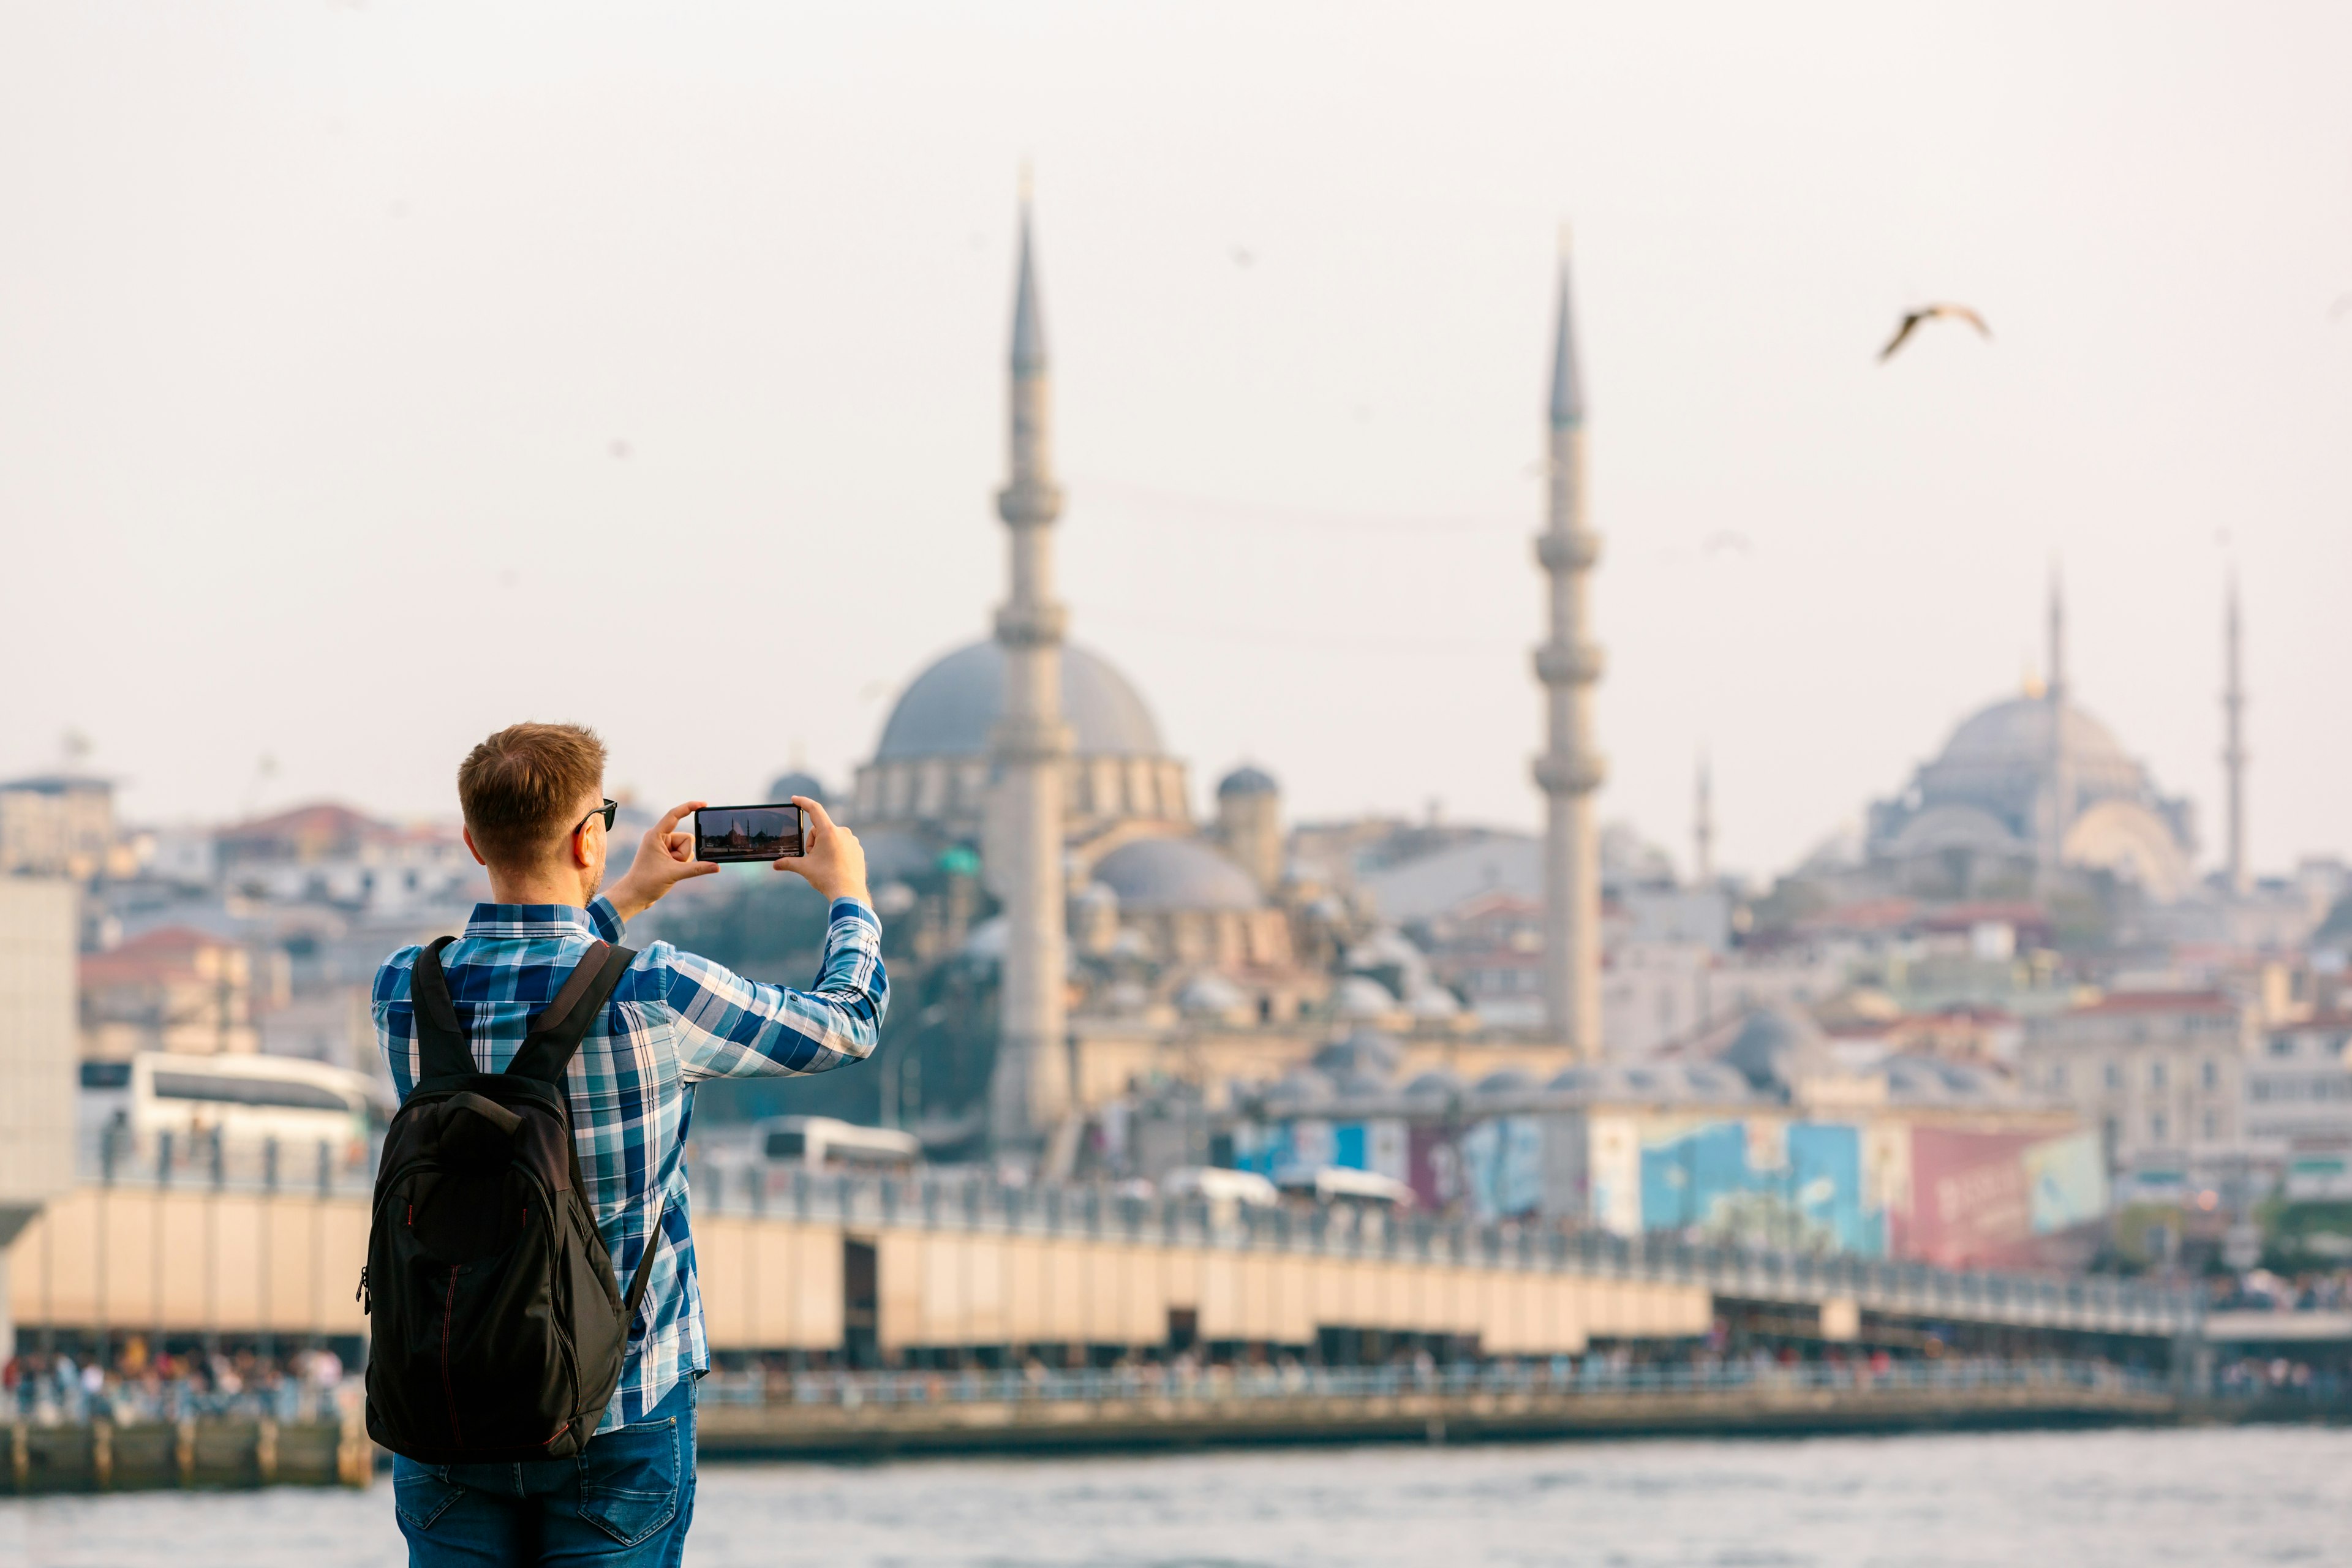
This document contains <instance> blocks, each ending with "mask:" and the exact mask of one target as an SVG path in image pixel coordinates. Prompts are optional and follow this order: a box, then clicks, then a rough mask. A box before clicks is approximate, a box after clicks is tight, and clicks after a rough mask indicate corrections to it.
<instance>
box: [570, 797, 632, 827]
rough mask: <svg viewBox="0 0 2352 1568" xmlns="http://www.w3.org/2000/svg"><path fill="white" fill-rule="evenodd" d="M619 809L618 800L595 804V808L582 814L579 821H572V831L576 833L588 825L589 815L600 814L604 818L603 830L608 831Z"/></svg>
mask: <svg viewBox="0 0 2352 1568" xmlns="http://www.w3.org/2000/svg"><path fill="white" fill-rule="evenodd" d="M620 809H621V803H620V802H619V801H617V800H608V801H606V802H605V803H604V805H600V806H597V807H596V808H595V809H593V810H592V811H591V812H589V814H588V816H583V817H582V818H581V819H580V820H579V821H577V822H575V823H573V824H572V832H574V833H577V832H579V831H580V830H581V829H582V828H583V827H585V826H588V823H589V819H590V818H591V817H598V816H601V817H603V818H604V831H605V832H607V833H610V832H612V831H613V818H614V816H616V815H618V814H619V812H620Z"/></svg>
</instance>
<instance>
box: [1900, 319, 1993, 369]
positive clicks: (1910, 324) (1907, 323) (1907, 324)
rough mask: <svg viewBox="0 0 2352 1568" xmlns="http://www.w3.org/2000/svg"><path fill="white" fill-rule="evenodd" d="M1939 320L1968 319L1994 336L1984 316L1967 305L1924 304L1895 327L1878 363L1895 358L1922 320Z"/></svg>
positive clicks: (1975, 326)
mask: <svg viewBox="0 0 2352 1568" xmlns="http://www.w3.org/2000/svg"><path fill="white" fill-rule="evenodd" d="M1937 320H1944V321H1966V322H1967V323H1968V324H1969V325H1970V326H1972V327H1974V328H1975V329H1976V330H1977V331H1979V333H1981V334H1982V335H1983V336H1985V337H1986V338H1988V339H1990V337H1991V336H1992V329H1991V328H1990V327H1988V326H1986V325H1985V324H1984V318H1983V317H1982V316H1979V315H1978V314H1977V313H1976V312H1975V311H1974V310H1969V308H1968V307H1967V306H1966V305H1922V306H1920V307H1919V308H1918V309H1917V310H1913V311H1911V312H1910V313H1909V314H1907V315H1906V316H1905V317H1904V318H1903V324H1902V325H1901V326H1899V327H1897V328H1895V335H1894V336H1893V337H1891V338H1889V339H1887V340H1886V346H1885V348H1883V349H1881V350H1879V351H1878V363H1881V364H1885V363H1886V362H1887V361H1888V360H1890V359H1892V358H1894V357H1895V350H1896V349H1899V348H1901V347H1902V346H1903V343H1904V341H1905V340H1906V339H1907V338H1908V337H1910V335H1911V334H1912V333H1913V332H1915V331H1918V330H1919V323H1920V322H1922V321H1937Z"/></svg>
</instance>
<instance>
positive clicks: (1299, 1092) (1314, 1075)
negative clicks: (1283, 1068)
mask: <svg viewBox="0 0 2352 1568" xmlns="http://www.w3.org/2000/svg"><path fill="white" fill-rule="evenodd" d="M1332 1096H1333V1090H1332V1087H1331V1080H1330V1079H1328V1078H1326V1077H1324V1076H1323V1074H1321V1073H1319V1072H1317V1071H1316V1070H1315V1069H1314V1068H1291V1069H1290V1070H1289V1071H1288V1072H1286V1073H1285V1074H1283V1075H1282V1078H1281V1079H1280V1080H1279V1081H1278V1082H1276V1084H1275V1086H1274V1087H1273V1088H1272V1089H1267V1090H1266V1091H1265V1102H1266V1103H1267V1104H1268V1105H1270V1106H1313V1105H1328V1104H1329V1103H1330V1102H1331V1100H1332Z"/></svg>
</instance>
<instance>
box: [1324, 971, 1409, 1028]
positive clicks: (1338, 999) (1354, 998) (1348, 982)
mask: <svg viewBox="0 0 2352 1568" xmlns="http://www.w3.org/2000/svg"><path fill="white" fill-rule="evenodd" d="M1396 1005H1397V1004H1396V998H1395V997H1394V996H1393V995H1391V994H1390V993H1389V988H1388V987H1387V986H1385V985H1383V984H1381V983H1380V982H1379V981H1377V980H1375V979H1373V978H1372V977H1371V976H1370V975H1369V974H1350V975H1349V976H1348V977H1347V978H1346V979H1345V980H1342V981H1341V982H1339V984H1338V985H1337V986H1335V987H1333V988H1332V992H1331V1009H1332V1011H1333V1012H1335V1013H1337V1014H1339V1016H1340V1017H1342V1018H1379V1017H1384V1016H1387V1015H1388V1014H1391V1013H1393V1012H1395V1011H1396Z"/></svg>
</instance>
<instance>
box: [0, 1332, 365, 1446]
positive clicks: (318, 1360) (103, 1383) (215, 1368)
mask: <svg viewBox="0 0 2352 1568" xmlns="http://www.w3.org/2000/svg"><path fill="white" fill-rule="evenodd" d="M358 1384H359V1379H358V1377H357V1375H356V1373H354V1372H352V1369H350V1368H348V1367H346V1366H345V1365H344V1363H343V1358H342V1357H341V1356H340V1355H338V1354H336V1353H335V1352H334V1351H333V1350H331V1349H330V1348H328V1347H326V1346H323V1345H305V1346H301V1347H299V1348H297V1349H293V1350H289V1351H287V1352H283V1353H276V1354H266V1353H263V1352H260V1351H257V1350H256V1349H253V1348H251V1347H246V1348H241V1349H236V1350H226V1349H220V1348H214V1349H211V1350H205V1349H201V1348H196V1349H189V1350H185V1351H180V1352H173V1351H169V1350H153V1349H151V1347H150V1345H149V1342H148V1341H147V1339H146V1337H145V1336H144V1335H142V1334H127V1335H125V1336H124V1337H123V1338H122V1340H121V1342H120V1344H119V1345H116V1346H113V1347H110V1353H105V1354H100V1353H91V1354H88V1355H86V1356H84V1357H79V1358H78V1357H76V1356H75V1355H74V1354H73V1353H72V1352H71V1351H68V1350H48V1351H41V1350H31V1351H26V1352H23V1353H21V1354H18V1355H15V1356H12V1357H10V1358H9V1359H8V1360H7V1362H6V1363H5V1364H0V1409H5V1410H7V1411H9V1412H10V1413H12V1414H13V1415H14V1416H15V1417H16V1419H19V1420H26V1421H31V1422H35V1423H38V1424H42V1425H49V1424H54V1423H57V1422H79V1421H89V1420H104V1421H110V1422H113V1423H115V1424H117V1425H123V1424H127V1423H131V1422H140V1421H178V1420H181V1419H183V1418H186V1417H193V1416H197V1415H208V1416H209V1415H252V1416H258V1417H266V1418H268V1419H271V1420H275V1421H278V1422H280V1423H288V1422H295V1421H332V1420H338V1419H340V1418H341V1412H342V1408H343V1405H344V1404H345V1402H346V1401H347V1400H348V1399H349V1398H352V1397H355V1396H356V1392H357V1388H358Z"/></svg>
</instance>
